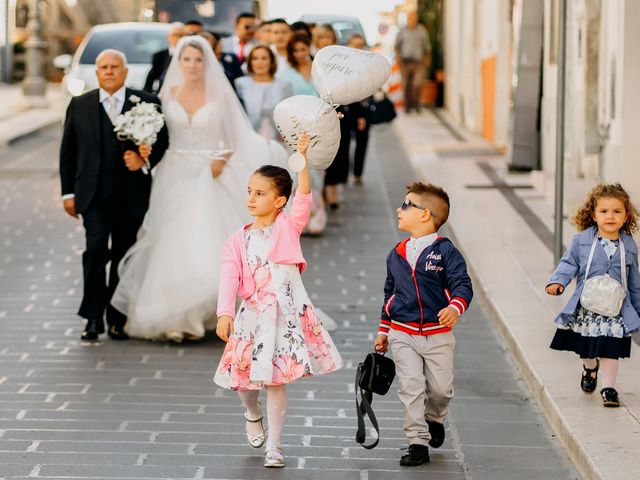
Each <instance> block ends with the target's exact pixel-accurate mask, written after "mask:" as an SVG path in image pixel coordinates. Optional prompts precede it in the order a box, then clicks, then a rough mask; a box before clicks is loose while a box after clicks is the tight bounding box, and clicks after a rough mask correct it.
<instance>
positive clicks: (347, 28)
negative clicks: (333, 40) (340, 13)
mask: <svg viewBox="0 0 640 480" xmlns="http://www.w3.org/2000/svg"><path fill="white" fill-rule="evenodd" d="M332 26H333V29H334V30H335V31H336V35H338V43H339V44H341V45H344V44H346V43H347V41H348V40H349V37H351V35H353V34H354V33H357V34H359V35H362V36H363V37H364V32H363V31H362V28H361V27H360V26H359V25H355V24H353V23H351V22H343V21H336V22H332Z"/></svg>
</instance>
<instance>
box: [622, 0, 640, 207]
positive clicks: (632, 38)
mask: <svg viewBox="0 0 640 480" xmlns="http://www.w3.org/2000/svg"><path fill="white" fill-rule="evenodd" d="M623 8H624V27H623V28H622V29H621V30H622V35H623V38H624V48H623V49H621V51H622V53H623V55H622V58H623V61H622V62H621V63H622V64H623V66H622V72H621V73H622V75H620V77H621V82H622V85H621V90H622V95H621V96H622V98H623V99H624V101H623V102H621V103H622V105H621V109H620V110H621V117H622V126H621V168H620V177H619V179H617V180H620V181H622V182H623V184H624V186H625V188H626V189H627V190H628V191H629V193H630V194H631V198H632V199H634V200H635V203H636V205H638V204H640V88H639V86H640V55H638V52H637V47H638V45H640V28H639V27H638V25H640V2H638V1H636V0H626V1H625V2H624V7H623Z"/></svg>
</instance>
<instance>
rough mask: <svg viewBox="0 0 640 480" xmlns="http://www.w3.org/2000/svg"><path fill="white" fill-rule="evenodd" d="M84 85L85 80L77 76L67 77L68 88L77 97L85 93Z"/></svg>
mask: <svg viewBox="0 0 640 480" xmlns="http://www.w3.org/2000/svg"><path fill="white" fill-rule="evenodd" d="M84 86H85V83H84V80H80V79H79V78H76V77H68V78H67V90H68V91H69V93H70V94H71V95H73V96H74V97H77V96H78V95H82V94H83V93H84Z"/></svg>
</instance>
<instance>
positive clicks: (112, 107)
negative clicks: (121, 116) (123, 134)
mask: <svg viewBox="0 0 640 480" xmlns="http://www.w3.org/2000/svg"><path fill="white" fill-rule="evenodd" d="M107 101H108V102H109V111H108V112H107V115H109V119H110V120H111V123H116V118H118V110H117V106H118V100H117V99H116V97H113V96H112V97H107Z"/></svg>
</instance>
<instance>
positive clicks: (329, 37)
mask: <svg viewBox="0 0 640 480" xmlns="http://www.w3.org/2000/svg"><path fill="white" fill-rule="evenodd" d="M314 33H315V38H314V44H315V47H316V51H318V50H320V49H321V48H324V47H328V46H329V45H335V44H336V43H338V35H336V31H335V30H334V29H333V27H332V26H331V25H329V24H328V23H324V24H322V25H320V26H317V27H316V28H315V30H314Z"/></svg>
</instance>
